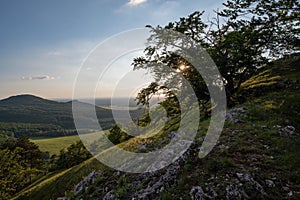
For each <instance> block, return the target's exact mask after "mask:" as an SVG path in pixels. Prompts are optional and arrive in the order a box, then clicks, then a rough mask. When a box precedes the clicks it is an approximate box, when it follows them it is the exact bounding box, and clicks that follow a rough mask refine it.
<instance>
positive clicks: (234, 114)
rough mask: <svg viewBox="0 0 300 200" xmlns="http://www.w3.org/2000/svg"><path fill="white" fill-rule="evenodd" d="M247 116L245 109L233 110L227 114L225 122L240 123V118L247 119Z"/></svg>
mask: <svg viewBox="0 0 300 200" xmlns="http://www.w3.org/2000/svg"><path fill="white" fill-rule="evenodd" d="M248 114H249V113H248V111H247V108H246V107H240V108H233V109H231V110H229V111H228V112H227V114H226V121H227V122H228V123H231V124H236V123H241V122H243V120H241V118H245V117H247V116H248Z"/></svg>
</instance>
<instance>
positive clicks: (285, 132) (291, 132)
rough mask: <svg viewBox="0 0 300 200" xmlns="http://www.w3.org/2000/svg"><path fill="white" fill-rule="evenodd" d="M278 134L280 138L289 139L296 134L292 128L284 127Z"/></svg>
mask: <svg viewBox="0 0 300 200" xmlns="http://www.w3.org/2000/svg"><path fill="white" fill-rule="evenodd" d="M278 134H279V135H280V136H282V137H290V136H294V135H295V134H296V129H295V127H293V126H285V127H283V128H281V129H279V131H278Z"/></svg>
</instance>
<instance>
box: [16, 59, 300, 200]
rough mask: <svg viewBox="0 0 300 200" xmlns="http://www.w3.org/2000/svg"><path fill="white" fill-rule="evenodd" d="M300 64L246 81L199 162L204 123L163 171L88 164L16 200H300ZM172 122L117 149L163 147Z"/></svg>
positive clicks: (287, 63) (266, 70)
mask: <svg viewBox="0 0 300 200" xmlns="http://www.w3.org/2000/svg"><path fill="white" fill-rule="evenodd" d="M299 66H300V57H299V56H294V57H292V58H288V59H282V60H279V61H276V62H274V63H271V64H269V65H268V66H264V67H262V68H260V71H259V73H258V74H257V75H255V76H253V77H251V78H250V79H248V80H247V81H245V82H244V83H243V84H242V89H241V90H240V94H241V95H242V96H241V97H243V98H244V99H243V101H244V103H241V104H238V105H236V107H235V108H232V109H230V110H228V113H227V117H226V118H227V122H226V124H225V127H224V129H223V132H222V134H221V137H220V139H219V142H218V144H217V145H216V146H215V147H214V150H213V151H212V152H211V153H210V154H209V155H208V156H207V157H205V158H204V159H200V158H198V156H197V155H198V150H199V147H200V146H201V144H202V141H203V138H204V136H205V131H206V129H207V126H208V122H209V120H206V121H202V122H201V125H200V127H201V129H200V130H199V133H198V135H197V137H196V140H195V142H194V143H193V144H192V146H191V148H190V149H189V150H188V151H187V152H186V153H185V154H184V155H183V156H182V157H181V158H180V159H178V160H177V161H176V162H174V163H173V164H171V165H170V166H168V167H167V168H165V169H162V170H159V171H157V172H153V173H146V174H127V173H123V172H118V171H115V170H113V169H110V168H108V167H106V166H104V165H103V164H101V163H99V162H98V161H97V160H96V159H95V158H91V159H89V160H87V161H86V162H83V163H82V164H80V165H78V166H75V167H73V168H70V169H68V170H65V171H63V172H59V173H56V174H55V175H53V174H52V175H49V178H47V179H46V178H43V179H42V180H40V181H37V182H36V183H33V184H32V185H31V186H29V187H28V188H26V189H25V190H23V191H22V192H21V193H19V194H18V195H17V196H16V199H56V198H58V197H62V196H67V197H68V198H70V199H102V198H105V199H132V198H135V199H299V198H300V169H299V166H300V154H299V152H300V145H299V144H300V136H299V128H300V127H299V125H300V118H299V116H300V93H299V87H300V67H299ZM177 123H178V122H177V121H176V119H175V120H174V121H172V122H169V123H168V124H167V125H166V127H165V128H164V130H162V131H161V132H159V133H158V134H157V135H156V136H154V137H152V138H149V139H145V140H142V141H141V140H137V139H135V138H133V139H130V140H128V141H127V142H124V143H122V144H120V147H123V148H125V149H127V150H131V151H134V152H144V151H151V150H153V149H157V148H161V147H162V144H164V143H163V142H168V141H169V140H170V136H172V135H173V134H174V133H175V134H176V127H177V125H176V124H177ZM171 138H172V137H171ZM145 142H146V145H145ZM142 144H144V146H143V147H144V148H143V149H142V150H141V148H140V147H141V145H142Z"/></svg>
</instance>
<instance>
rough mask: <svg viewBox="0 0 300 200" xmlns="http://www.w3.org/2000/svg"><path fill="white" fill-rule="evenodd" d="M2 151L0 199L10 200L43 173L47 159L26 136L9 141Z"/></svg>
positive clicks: (3, 144) (2, 147) (0, 161)
mask: <svg viewBox="0 0 300 200" xmlns="http://www.w3.org/2000/svg"><path fill="white" fill-rule="evenodd" d="M0 149H1V150H0V199H10V198H11V197H12V195H13V194H15V193H16V192H18V191H20V190H21V189H22V188H24V187H25V186H26V185H28V184H30V183H31V181H32V178H34V177H37V176H38V175H39V174H41V172H43V170H44V167H45V166H44V164H45V159H46V157H45V154H43V153H42V152H41V151H40V150H39V148H38V146H37V145H36V144H34V143H32V142H30V141H29V139H28V138H27V137H25V136H23V137H21V138H18V139H17V140H15V139H12V138H9V139H7V140H6V141H4V142H3V143H2V144H1V148H0Z"/></svg>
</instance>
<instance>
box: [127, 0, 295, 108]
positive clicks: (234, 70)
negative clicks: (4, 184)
mask: <svg viewBox="0 0 300 200" xmlns="http://www.w3.org/2000/svg"><path fill="white" fill-rule="evenodd" d="M299 5H300V4H299V2H298V1H297V0H289V1H282V0H270V1H267V2H265V1H262V0H253V1H249V0H229V1H227V2H226V3H224V6H225V8H224V9H223V10H221V11H220V12H217V13H216V17H215V18H214V19H213V20H211V21H209V22H207V23H204V22H203V21H202V15H203V12H198V11H196V12H194V13H192V14H191V15H189V16H188V17H183V18H180V20H178V21H176V22H170V23H169V24H168V25H167V26H165V27H164V28H165V29H170V30H173V31H177V32H180V33H183V34H185V35H187V36H188V37H190V38H191V39H193V40H194V41H195V44H193V45H194V46H196V45H201V46H203V47H204V48H205V49H206V50H207V52H208V53H209V54H210V56H211V57H212V58H213V60H214V62H215V63H216V65H217V67H218V69H219V71H220V73H221V75H222V77H223V79H221V81H223V84H224V85H225V90H226V94H227V101H228V105H229V106H233V105H234V103H235V98H238V97H236V96H235V94H236V93H237V91H239V88H240V87H241V84H242V83H243V82H244V81H246V80H247V79H248V78H250V77H251V76H252V75H254V74H255V73H256V72H257V70H258V68H259V67H260V66H262V65H263V64H266V63H268V62H269V60H270V59H277V58H279V57H282V56H284V55H288V54H290V53H292V52H295V51H297V50H298V49H299V39H300V36H299V33H300V31H299V24H300V23H299V17H298V16H299V12H300V11H299V10H300V6H299ZM221 21H225V23H221ZM147 27H149V28H150V29H151V32H152V35H151V36H150V37H149V41H151V42H150V44H151V45H150V46H148V47H147V48H146V49H145V51H144V52H145V55H144V56H142V57H138V58H135V59H134V61H133V64H132V65H133V66H134V69H146V70H148V71H149V72H150V73H153V74H154V77H155V79H156V81H157V82H158V81H160V82H161V81H162V82H163V83H164V84H165V85H168V86H169V85H171V86H173V87H174V88H176V87H177V88H178V87H180V84H181V81H180V80H179V79H178V77H175V76H174V75H172V74H171V72H172V69H173V70H174V71H175V70H178V72H179V73H181V74H182V75H183V76H184V78H185V79H187V80H188V81H189V82H190V84H191V85H192V87H193V90H194V91H195V93H196V95H197V97H198V99H199V103H200V105H201V109H203V111H204V112H205V113H207V110H208V109H207V107H210V104H209V103H208V102H209V98H210V96H209V93H208V90H207V88H206V84H205V82H204V81H203V78H202V77H201V75H200V74H199V73H198V72H197V71H196V70H195V68H194V66H192V64H191V63H189V62H188V61H187V60H185V59H184V58H183V57H181V56H179V55H180V54H178V52H181V51H182V52H184V46H185V45H186V44H185V43H184V40H183V41H182V40H181V39H177V40H176V39H174V38H169V37H168V36H166V34H165V32H163V31H162V30H163V28H162V27H161V26H157V27H152V26H147ZM166 38H168V39H166ZM170 43H172V44H173V43H174V44H176V47H179V50H177V51H176V52H175V51H170V50H168V48H166V47H167V46H168V45H169V44H170ZM152 44H153V45H152ZM180 48H181V49H180ZM192 48H194V47H192ZM192 51H193V52H194V54H195V56H196V55H198V54H197V53H198V52H200V51H201V50H200V48H198V49H197V48H194V49H193V50H192ZM160 65H167V66H168V67H169V68H170V69H169V70H167V69H166V68H162V67H157V66H160ZM181 66H189V67H188V68H185V69H181ZM203 68H205V66H203ZM203 70H208V72H209V69H203ZM170 77H171V78H170ZM169 79H170V80H169ZM173 79H175V80H177V83H176V81H175V80H173ZM166 83H172V84H166ZM209 84H212V83H209ZM161 89H162V88H160V87H159V86H158V84H157V83H151V84H150V85H149V87H148V88H145V89H143V90H141V92H140V93H139V94H138V100H139V101H140V102H141V103H143V104H145V105H147V102H148V101H149V99H150V98H151V95H153V94H155V93H157V92H158V91H159V90H161ZM172 89H173V88H169V87H168V88H166V87H164V88H163V90H167V91H172ZM165 93H167V92H165ZM166 96H167V97H170V96H168V95H166ZM171 96H172V95H171Z"/></svg>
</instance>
